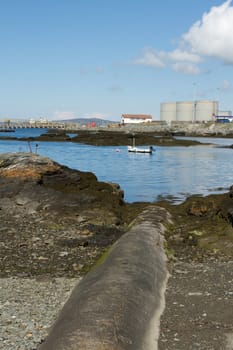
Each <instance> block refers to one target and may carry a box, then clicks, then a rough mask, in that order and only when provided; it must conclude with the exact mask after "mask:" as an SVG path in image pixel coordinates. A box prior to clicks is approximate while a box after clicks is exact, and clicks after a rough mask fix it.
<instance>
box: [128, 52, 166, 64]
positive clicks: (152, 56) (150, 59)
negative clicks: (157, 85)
mask: <svg viewBox="0 0 233 350" xmlns="http://www.w3.org/2000/svg"><path fill="white" fill-rule="evenodd" d="M163 56H164V53H163V52H161V51H160V52H159V51H156V50H153V49H145V50H144V54H143V56H142V57H141V58H138V59H136V60H135V61H134V62H133V63H134V64H139V65H143V66H149V67H159V68H162V67H165V63H164V61H163Z"/></svg>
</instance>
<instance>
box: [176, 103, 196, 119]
mask: <svg viewBox="0 0 233 350" xmlns="http://www.w3.org/2000/svg"><path fill="white" fill-rule="evenodd" d="M193 106H194V103H193V101H187V102H177V103H176V120H177V121H181V122H192V121H193V111H194V108H193Z"/></svg>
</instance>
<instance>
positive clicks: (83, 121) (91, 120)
mask: <svg viewBox="0 0 233 350" xmlns="http://www.w3.org/2000/svg"><path fill="white" fill-rule="evenodd" d="M53 121H54V122H61V123H78V124H80V125H86V124H91V123H95V124H96V125H97V126H100V125H107V124H115V123H119V122H117V121H112V120H107V119H100V118H74V119H64V120H53Z"/></svg>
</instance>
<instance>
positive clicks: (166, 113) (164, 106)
mask: <svg viewBox="0 0 233 350" xmlns="http://www.w3.org/2000/svg"><path fill="white" fill-rule="evenodd" d="M160 120H162V121H166V122H167V123H168V124H170V123H171V121H175V120H176V102H163V103H161V104H160Z"/></svg>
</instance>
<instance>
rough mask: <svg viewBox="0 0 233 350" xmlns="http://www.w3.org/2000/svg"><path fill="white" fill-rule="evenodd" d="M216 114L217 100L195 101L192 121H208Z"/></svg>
mask: <svg viewBox="0 0 233 350" xmlns="http://www.w3.org/2000/svg"><path fill="white" fill-rule="evenodd" d="M217 114H218V102H217V101H196V103H195V113H194V121H197V122H202V121H210V120H212V119H213V116H215V115H217Z"/></svg>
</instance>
